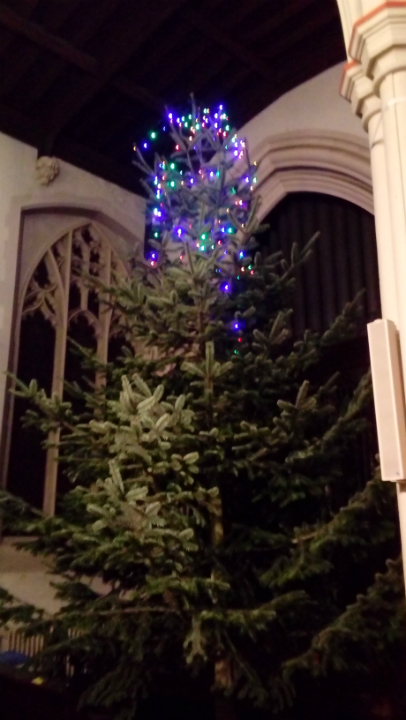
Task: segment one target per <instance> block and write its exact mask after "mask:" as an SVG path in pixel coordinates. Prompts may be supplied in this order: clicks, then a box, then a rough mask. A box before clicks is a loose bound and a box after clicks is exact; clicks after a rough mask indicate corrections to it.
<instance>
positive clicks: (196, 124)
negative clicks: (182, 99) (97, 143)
mask: <svg viewBox="0 0 406 720" xmlns="http://www.w3.org/2000/svg"><path fill="white" fill-rule="evenodd" d="M168 136H169V137H170V138H171V139H172V141H173V143H174V144H173V147H172V152H171V156H170V160H166V159H163V158H161V157H160V156H159V153H158V148H159V146H160V144H161V143H162V140H163V138H165V139H167V138H168ZM134 151H135V152H136V158H137V159H136V161H135V164H137V165H138V166H139V167H141V169H143V170H144V172H145V173H146V175H147V178H148V180H147V183H146V184H147V186H148V188H149V196H150V198H149V202H148V206H147V218H148V225H149V227H150V230H151V233H150V234H151V238H150V240H152V241H155V242H154V245H156V243H157V242H159V241H160V240H162V238H163V236H164V234H168V233H169V235H170V236H171V238H172V240H174V241H177V242H188V243H189V244H190V245H191V246H192V247H194V248H195V249H196V250H198V251H199V252H203V253H205V252H210V251H213V250H214V249H215V248H216V246H221V245H224V246H225V250H224V255H227V247H226V245H227V241H228V240H229V239H230V236H233V235H235V234H236V233H238V232H244V227H245V226H246V223H247V221H248V218H249V212H250V206H251V202H252V193H253V191H254V189H255V184H256V183H257V178H256V176H255V172H256V167H255V166H256V163H251V162H250V161H249V157H248V151H247V146H246V142H245V140H242V139H238V138H237V134H236V133H235V132H234V131H233V130H232V128H231V125H230V121H229V117H228V115H227V113H226V111H225V109H224V105H222V104H220V105H219V106H218V108H216V110H215V111H214V112H213V113H211V111H210V108H208V107H204V108H203V110H200V108H197V107H196V106H195V105H194V103H193V101H192V112H189V113H188V114H184V115H175V114H174V113H173V112H172V111H168V112H167V116H166V120H165V121H164V122H163V123H162V125H161V126H160V127H159V128H155V129H153V130H151V131H150V132H149V133H148V134H147V137H146V138H145V139H144V140H143V141H142V142H141V143H139V145H138V146H137V145H134ZM151 157H152V160H153V162H150V163H148V160H149V159H150V158H151ZM244 160H245V163H244V162H243V161H244ZM238 166H240V167H241V168H242V167H243V168H244V171H243V173H242V174H239V175H238V174H235V177H234V175H233V177H234V179H233V180H232V181H228V182H225V177H224V173H228V172H229V171H230V169H235V168H238ZM216 192H217V193H218V195H219V197H220V200H221V202H219V204H218V207H217V212H216V215H215V217H214V218H212V219H211V224H209V226H208V227H206V226H205V225H204V223H203V226H202V220H201V217H199V214H196V213H194V212H193V202H195V203H196V199H197V198H198V197H199V196H200V197H202V193H203V194H204V193H212V194H213V193H216ZM182 210H183V211H184V212H183V213H182ZM188 211H189V212H188ZM190 211H191V212H190ZM238 257H239V259H240V261H241V263H242V264H241V266H240V271H239V272H240V273H246V272H249V273H251V274H254V269H253V266H252V264H251V262H249V258H245V253H244V251H243V250H241V251H240V252H239V254H238ZM157 258H158V252H157V250H156V249H155V248H154V249H153V250H151V251H150V253H149V256H148V261H149V263H150V265H151V267H154V266H156V264H157ZM183 259H184V253H183V252H181V254H180V260H181V261H182V260H183ZM217 271H218V272H220V273H221V272H222V270H221V268H218V270H217ZM239 278H240V276H239V275H237V279H239ZM222 289H223V290H224V291H225V292H229V291H230V289H231V280H228V281H225V282H224V283H223V286H222Z"/></svg>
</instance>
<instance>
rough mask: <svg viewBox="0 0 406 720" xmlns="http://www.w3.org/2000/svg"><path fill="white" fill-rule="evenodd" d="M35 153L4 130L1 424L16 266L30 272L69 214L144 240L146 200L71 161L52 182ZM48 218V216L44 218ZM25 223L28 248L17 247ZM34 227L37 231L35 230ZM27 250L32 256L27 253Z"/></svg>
mask: <svg viewBox="0 0 406 720" xmlns="http://www.w3.org/2000/svg"><path fill="white" fill-rule="evenodd" d="M36 159H37V151H36V149H35V148H33V147H31V146H29V145H26V144H24V143H22V142H19V141H18V140H15V139H14V138H11V137H9V136H8V135H4V134H3V133H0V422H1V419H2V417H3V409H4V400H5V385H6V382H5V381H6V378H5V374H4V373H5V372H6V370H7V367H8V360H9V351H10V338H11V331H12V320H13V306H14V302H15V286H16V277H17V264H18V263H22V270H23V271H24V270H25V272H28V271H29V265H30V259H31V258H32V260H33V261H34V257H35V256H36V255H38V254H39V253H40V252H41V247H40V246H42V247H45V246H46V245H47V244H49V242H50V241H51V239H55V238H54V235H55V233H56V231H57V229H58V228H59V227H62V225H63V223H65V227H66V223H68V222H69V215H70V216H72V214H74V215H75V217H80V216H83V217H93V219H96V220H97V219H99V218H100V217H101V216H103V218H104V221H105V223H107V224H108V226H109V228H110V230H111V232H112V234H113V235H114V236H115V237H116V238H118V242H120V243H121V244H126V245H127V246H128V247H129V248H130V247H131V245H132V244H134V243H137V242H142V241H143V236H144V200H143V199H142V198H141V197H138V196H137V195H135V194H133V193H130V192H128V191H126V190H123V189H122V188H120V187H118V186H117V185H114V184H113V183H109V182H107V181H105V180H102V179H101V178H98V177H96V176H94V175H92V174H90V173H88V172H85V171H84V170H80V169H79V168H77V167H74V166H73V165H70V164H69V163H65V162H63V161H59V165H60V173H59V175H58V176H57V177H56V179H55V180H54V181H53V182H52V183H51V184H50V185H48V186H41V185H40V184H39V183H38V181H37V179H36V177H35V163H36ZM45 216H46V218H45ZM23 222H24V223H25V225H26V230H27V231H28V230H29V232H28V234H29V235H30V243H31V245H30V247H29V248H28V246H26V248H25V250H24V253H23V254H21V253H20V250H19V246H20V237H21V232H22V226H23ZM34 230H35V232H34ZM27 253H28V255H27Z"/></svg>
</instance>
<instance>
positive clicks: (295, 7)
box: [246, 0, 323, 43]
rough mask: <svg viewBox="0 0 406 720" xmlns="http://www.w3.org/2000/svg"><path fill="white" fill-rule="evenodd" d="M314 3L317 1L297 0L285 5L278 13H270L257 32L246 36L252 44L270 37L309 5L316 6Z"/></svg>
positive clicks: (251, 32)
mask: <svg viewBox="0 0 406 720" xmlns="http://www.w3.org/2000/svg"><path fill="white" fill-rule="evenodd" d="M314 3H315V0H295V2H294V3H285V5H284V6H283V8H282V9H281V10H278V12H277V13H272V12H270V13H269V18H268V19H267V20H265V21H263V22H260V23H258V25H257V27H256V28H255V30H251V31H250V32H249V33H248V35H247V36H246V39H247V41H248V42H250V43H251V42H254V41H255V40H258V39H260V38H261V37H264V36H265V35H266V36H267V37H269V36H270V33H273V32H275V30H279V29H280V28H281V26H282V25H284V24H285V23H286V22H288V21H290V20H292V18H293V17H294V16H298V15H299V14H300V13H301V12H302V11H303V10H305V9H306V8H307V7H309V5H314ZM320 12H321V13H322V12H323V9H322V8H320Z"/></svg>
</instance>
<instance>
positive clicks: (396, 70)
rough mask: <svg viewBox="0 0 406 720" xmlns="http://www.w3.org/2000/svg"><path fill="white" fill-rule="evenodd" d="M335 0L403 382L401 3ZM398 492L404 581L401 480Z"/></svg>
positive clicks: (405, 172)
mask: <svg viewBox="0 0 406 720" xmlns="http://www.w3.org/2000/svg"><path fill="white" fill-rule="evenodd" d="M338 2H339V6H340V13H341V17H342V20H343V26H344V23H346V27H345V33H344V34H345V38H346V41H347V52H348V56H349V57H350V58H351V61H350V62H349V63H348V64H347V65H346V67H345V70H344V76H343V82H342V87H341V90H342V94H343V95H344V97H346V98H347V99H348V100H351V102H352V106H353V109H354V112H356V114H358V115H359V116H360V117H362V119H363V124H364V127H365V129H366V130H367V131H368V135H369V143H370V149H371V169H372V185H373V194H374V207H375V221H376V237H377V249H378V263H379V279H380V289H381V301H382V316H383V317H384V318H387V319H390V320H393V321H394V322H395V324H396V326H397V328H398V330H399V335H400V345H401V351H402V365H403V374H404V377H406V2H400V1H395V2H393V1H392V2H384V3H379V2H376V0H375V2H374V0H357V7H356V8H355V4H353V3H352V0H341V1H340V0H338ZM360 11H363V12H364V14H363V15H361V16H355V15H356V12H360ZM350 16H351V17H350ZM350 19H351V21H352V22H353V26H352V28H350V27H349V24H348V23H349V20H350ZM397 494H398V506H399V521H400V530H401V540H402V552H403V568H404V574H405V577H406V483H398V484H397Z"/></svg>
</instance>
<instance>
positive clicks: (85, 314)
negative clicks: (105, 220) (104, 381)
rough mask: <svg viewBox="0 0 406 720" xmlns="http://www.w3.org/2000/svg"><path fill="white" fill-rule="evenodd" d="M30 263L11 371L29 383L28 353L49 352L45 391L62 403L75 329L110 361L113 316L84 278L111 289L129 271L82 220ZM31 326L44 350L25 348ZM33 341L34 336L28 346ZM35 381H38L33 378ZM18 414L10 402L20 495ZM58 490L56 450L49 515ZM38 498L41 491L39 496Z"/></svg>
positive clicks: (9, 448)
mask: <svg viewBox="0 0 406 720" xmlns="http://www.w3.org/2000/svg"><path fill="white" fill-rule="evenodd" d="M30 264H31V267H30V270H29V272H26V273H25V276H24V278H22V282H21V287H20V291H19V293H18V298H17V306H16V314H15V330H14V348H13V356H12V360H11V370H12V371H13V372H14V373H17V374H18V372H19V370H21V368H23V369H24V370H23V374H25V375H26V377H23V378H22V379H23V380H24V381H29V380H30V379H31V378H30V377H29V376H27V373H29V366H30V365H29V362H28V364H27V362H26V359H27V354H28V355H30V356H32V358H33V359H34V361H35V359H36V358H38V356H39V355H41V352H43V353H45V355H44V358H43V360H44V364H46V365H47V368H48V372H49V371H50V372H49V374H50V382H49V386H48V387H47V391H48V392H50V393H56V394H57V395H58V396H59V397H61V398H62V396H63V387H64V381H65V375H66V366H67V359H68V355H69V353H68V344H67V343H68V336H69V335H70V334H72V333H73V334H75V333H74V328H75V325H77V324H78V323H81V324H82V330H83V326H84V327H85V335H86V336H87V338H88V339H89V340H90V345H91V346H92V347H93V349H94V350H95V352H96V354H97V357H98V359H100V360H101V361H102V362H106V361H107V358H108V345H109V337H110V336H111V334H112V332H113V327H112V314H111V311H110V310H108V309H106V307H105V306H103V305H102V304H101V303H100V301H99V297H98V294H97V292H95V291H94V290H92V289H91V288H90V287H89V283H88V282H86V275H91V276H93V277H95V278H97V279H99V280H101V281H102V282H103V283H104V284H106V285H109V284H110V283H111V282H112V281H113V278H114V277H115V276H117V275H119V276H125V275H126V274H127V269H126V265H125V261H124V260H123V259H122V258H121V257H120V255H119V254H118V253H117V252H116V250H115V248H114V247H113V243H112V241H111V237H109V236H108V234H107V233H106V232H105V229H104V228H103V227H102V226H101V225H100V224H99V223H98V222H97V221H95V220H91V219H84V218H82V219H80V220H76V222H73V223H71V224H70V226H69V227H67V228H66V229H65V230H64V231H63V232H59V233H58V234H57V237H56V238H55V237H54V238H53V239H52V240H51V241H50V242H49V243H48V244H47V246H46V247H45V248H44V247H42V248H40V249H39V250H38V252H37V253H32V255H31V263H30ZM30 322H31V325H32V324H34V325H35V323H37V325H38V326H39V327H41V331H40V333H39V335H40V336H41V335H42V336H43V337H44V342H45V341H46V347H45V348H43V347H42V342H41V337H40V338H39V341H38V343H36V346H35V347H29V346H28V347H27V338H26V337H25V338H24V333H23V330H24V324H25V323H30ZM31 335H32V333H31ZM37 335H38V333H37ZM29 336H30V333H28V343H29V342H30V340H29ZM82 336H83V332H82ZM34 337H35V334H34ZM51 337H52V338H53V339H52V340H51V339H50V338H51ZM22 338H23V342H22ZM31 342H32V339H31ZM50 355H52V362H51V361H50V360H51V358H50ZM40 365H41V363H40ZM33 367H35V362H34V363H33ZM37 367H38V363H37ZM31 377H35V373H33V374H32V376H31ZM96 380H97V379H96ZM16 415H18V413H16V404H15V402H14V401H13V400H12V401H11V402H10V404H9V412H8V416H9V417H8V424H7V425H8V428H9V432H8V437H7V439H6V453H5V454H6V462H5V466H6V468H7V469H8V471H9V472H8V478H7V483H6V484H7V486H8V487H10V489H12V490H13V485H16V484H17V486H19V487H18V489H20V490H21V483H22V482H27V478H25V479H24V480H23V481H21V479H18V478H17V479H16V477H14V478H13V477H12V473H13V472H14V473H17V475H18V473H20V474H21V473H22V472H23V470H22V469H21V467H23V465H24V460H25V458H24V456H22V455H21V453H20V455H19V457H17V459H16V458H15V453H14V454H13V448H14V445H13V443H15V442H16V436H17V434H18V432H19V430H18V427H17V422H16V420H17V417H16ZM49 439H50V440H51V442H52V443H57V442H58V439H59V431H55V432H54V433H52V435H51V437H50V438H49ZM19 462H20V466H18V463H19ZM10 474H11V475H10ZM28 482H29V479H28ZM57 485H58V451H57V448H55V447H51V448H50V449H48V450H47V451H46V453H45V464H44V468H43V488H42V492H41V493H40V494H41V495H42V498H41V505H42V508H43V510H44V512H45V513H47V514H50V515H51V514H53V513H54V510H55V502H56V494H57ZM28 494H29V495H30V493H28ZM38 494H39V493H38V491H37V493H36V495H37V497H38ZM31 495H32V493H31ZM30 499H32V497H30ZM37 504H38V502H37Z"/></svg>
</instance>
